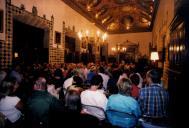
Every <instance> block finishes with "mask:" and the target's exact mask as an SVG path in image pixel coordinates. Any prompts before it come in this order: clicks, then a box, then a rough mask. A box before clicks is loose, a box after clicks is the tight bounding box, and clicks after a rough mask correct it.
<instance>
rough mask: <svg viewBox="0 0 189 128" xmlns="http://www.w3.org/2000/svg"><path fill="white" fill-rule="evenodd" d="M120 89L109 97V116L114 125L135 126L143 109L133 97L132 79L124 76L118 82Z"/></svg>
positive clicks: (129, 127)
mask: <svg viewBox="0 0 189 128" xmlns="http://www.w3.org/2000/svg"><path fill="white" fill-rule="evenodd" d="M118 90H119V93H118V94H113V95H111V96H110V97H109V99H108V104H107V108H106V113H107V118H108V120H109V122H110V123H111V124H112V125H113V126H119V127H122V128H131V127H134V126H136V124H137V119H138V118H139V116H140V115H141V111H140V107H139V104H138V102H137V101H136V100H135V99H134V98H133V97H131V82H130V80H129V79H127V78H122V79H121V80H120V82H119V84H118Z"/></svg>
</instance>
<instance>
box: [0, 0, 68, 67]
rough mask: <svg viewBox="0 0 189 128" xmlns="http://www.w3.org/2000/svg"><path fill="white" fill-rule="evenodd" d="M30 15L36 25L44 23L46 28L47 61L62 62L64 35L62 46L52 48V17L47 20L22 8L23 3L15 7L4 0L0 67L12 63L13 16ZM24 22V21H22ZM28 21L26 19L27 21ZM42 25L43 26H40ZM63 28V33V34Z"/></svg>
mask: <svg viewBox="0 0 189 128" xmlns="http://www.w3.org/2000/svg"><path fill="white" fill-rule="evenodd" d="M19 16H21V17H30V18H31V19H32V21H30V22H31V23H33V22H34V21H33V20H35V21H36V23H35V25H36V26H40V25H45V26H46V27H47V29H48V34H49V36H47V37H48V39H47V41H48V45H49V63H51V64H54V63H63V62H64V42H65V39H64V36H62V38H63V39H62V44H63V45H62V46H63V48H58V47H57V48H54V47H53V25H54V18H53V16H52V17H51V20H47V19H46V18H45V16H44V17H39V16H37V13H36V12H35V11H34V12H28V11H26V10H25V9H24V5H22V6H21V7H16V6H14V5H12V4H11V0H6V21H5V27H6V30H5V35H6V37H5V41H1V42H0V66H1V67H2V68H7V67H9V66H11V65H12V57H13V55H12V46H13V18H14V17H19ZM22 20H28V19H26V18H22ZM23 22H24V21H23ZM27 22H28V21H27ZM41 27H43V26H41ZM64 33H65V32H64V28H63V34H62V35H64Z"/></svg>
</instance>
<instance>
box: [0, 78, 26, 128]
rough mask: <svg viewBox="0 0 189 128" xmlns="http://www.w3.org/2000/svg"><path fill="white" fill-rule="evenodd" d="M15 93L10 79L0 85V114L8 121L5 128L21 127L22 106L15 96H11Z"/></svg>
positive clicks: (13, 84)
mask: <svg viewBox="0 0 189 128" xmlns="http://www.w3.org/2000/svg"><path fill="white" fill-rule="evenodd" d="M15 91H16V87H15V83H14V81H12V80H11V79H6V80H4V81H3V82H2V83H1V84H0V112H1V113H2V114H3V115H4V116H5V118H7V119H8V123H7V124H6V125H8V126H7V127H12V128H13V127H14V128H17V127H20V126H21V119H22V118H21V117H22V113H21V110H22V109H23V104H22V102H21V100H20V98H18V97H17V96H12V94H13V93H14V92H15Z"/></svg>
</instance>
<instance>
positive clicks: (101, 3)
mask: <svg viewBox="0 0 189 128" xmlns="http://www.w3.org/2000/svg"><path fill="white" fill-rule="evenodd" d="M62 1H64V2H65V3H66V4H67V5H69V6H70V7H71V8H73V9H74V10H76V11H77V12H79V13H80V14H81V15H83V16H84V17H86V18H87V19H88V20H90V21H91V22H92V23H94V24H95V25H96V26H98V27H99V28H101V29H102V30H103V31H106V32H108V33H110V34H116V33H117V34H118V33H130V32H147V31H151V29H152V26H153V21H154V17H155V14H156V11H157V7H158V3H159V0H62Z"/></svg>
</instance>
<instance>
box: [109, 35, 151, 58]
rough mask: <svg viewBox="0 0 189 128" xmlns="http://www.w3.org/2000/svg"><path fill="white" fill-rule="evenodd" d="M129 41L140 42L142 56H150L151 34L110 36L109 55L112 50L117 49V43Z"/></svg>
mask: <svg viewBox="0 0 189 128" xmlns="http://www.w3.org/2000/svg"><path fill="white" fill-rule="evenodd" d="M127 40H128V41H130V42H133V43H138V42H139V51H140V53H141V55H148V54H149V51H148V50H149V49H148V46H149V43H150V42H152V33H151V32H142V33H129V34H115V35H109V36H108V42H109V44H108V54H111V48H112V47H115V45H116V44H117V43H123V42H125V41H127Z"/></svg>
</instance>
